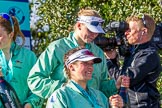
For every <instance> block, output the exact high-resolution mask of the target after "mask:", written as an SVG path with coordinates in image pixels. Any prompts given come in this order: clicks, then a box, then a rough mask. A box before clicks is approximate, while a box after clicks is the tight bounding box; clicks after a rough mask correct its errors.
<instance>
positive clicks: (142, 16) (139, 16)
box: [138, 14, 146, 27]
mask: <svg viewBox="0 0 162 108" xmlns="http://www.w3.org/2000/svg"><path fill="white" fill-rule="evenodd" d="M138 18H140V19H142V23H143V25H144V27H146V20H145V15H144V14H139V15H138Z"/></svg>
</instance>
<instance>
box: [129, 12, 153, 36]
mask: <svg viewBox="0 0 162 108" xmlns="http://www.w3.org/2000/svg"><path fill="white" fill-rule="evenodd" d="M143 20H144V21H145V23H146V24H145V25H144V22H143ZM130 21H136V22H137V23H138V25H139V29H141V28H142V27H145V26H146V28H147V29H148V36H149V38H150V39H151V37H152V35H153V34H154V31H155V21H154V19H153V18H152V17H151V16H149V15H147V14H143V19H142V18H141V17H139V15H132V16H130V17H128V18H127V19H126V22H127V23H129V22H130Z"/></svg>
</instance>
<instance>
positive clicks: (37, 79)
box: [28, 9, 120, 98]
mask: <svg viewBox="0 0 162 108" xmlns="http://www.w3.org/2000/svg"><path fill="white" fill-rule="evenodd" d="M103 22H104V20H103V19H102V18H101V17H100V15H99V14H98V12H97V11H95V10H92V9H81V10H80V11H79V12H78V18H77V21H76V24H75V25H74V32H71V33H69V36H68V37H65V38H62V39H59V40H56V41H54V42H52V43H51V44H50V45H49V46H48V47H47V48H46V49H45V51H44V52H43V53H42V54H41V55H40V57H39V58H38V60H37V62H36V64H35V65H34V67H33V68H32V69H31V71H30V73H29V76H28V85H29V88H30V89H31V91H32V92H33V93H35V94H37V95H38V96H40V97H42V98H48V97H49V96H50V95H51V94H52V93H53V92H54V91H55V90H56V89H58V88H60V87H61V85H62V84H63V83H64V82H65V81H66V79H67V78H66V75H64V70H63V69H64V62H63V57H64V54H65V53H66V52H67V51H69V50H70V49H73V48H76V47H78V46H84V47H85V48H87V49H89V50H90V51H91V52H92V53H94V54H95V56H98V57H100V58H101V59H102V62H101V63H99V64H94V71H93V75H92V79H91V80H89V81H88V85H89V86H90V87H93V88H95V89H98V90H100V91H102V92H103V93H104V94H105V95H106V96H107V97H109V96H111V95H112V94H116V93H117V88H119V87H120V83H119V82H117V83H116V84H115V80H109V79H108V75H107V73H108V70H107V65H106V59H105V56H104V53H103V51H102V49H100V48H99V47H98V46H97V45H95V44H94V43H93V42H92V41H93V40H94V39H95V38H96V37H97V36H98V34H99V33H105V32H104V30H103V29H102V27H101V25H102V23H103ZM116 85H117V87H116Z"/></svg>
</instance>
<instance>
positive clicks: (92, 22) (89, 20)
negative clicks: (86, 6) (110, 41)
mask: <svg viewBox="0 0 162 108" xmlns="http://www.w3.org/2000/svg"><path fill="white" fill-rule="evenodd" d="M77 22H80V23H83V24H85V25H86V27H87V28H88V29H89V30H90V31H91V32H94V33H104V34H105V31H104V30H103V29H102V23H103V22H104V20H103V19H102V18H100V17H95V16H79V17H78V18H77Z"/></svg>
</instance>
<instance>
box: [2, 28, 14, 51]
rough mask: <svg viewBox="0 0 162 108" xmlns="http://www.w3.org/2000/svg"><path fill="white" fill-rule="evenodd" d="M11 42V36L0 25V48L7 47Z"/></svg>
mask: <svg viewBox="0 0 162 108" xmlns="http://www.w3.org/2000/svg"><path fill="white" fill-rule="evenodd" d="M10 44H11V38H10V37H9V34H8V33H7V32H6V31H5V29H4V28H3V27H2V26H0V49H5V48H8V47H9V46H10Z"/></svg>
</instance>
